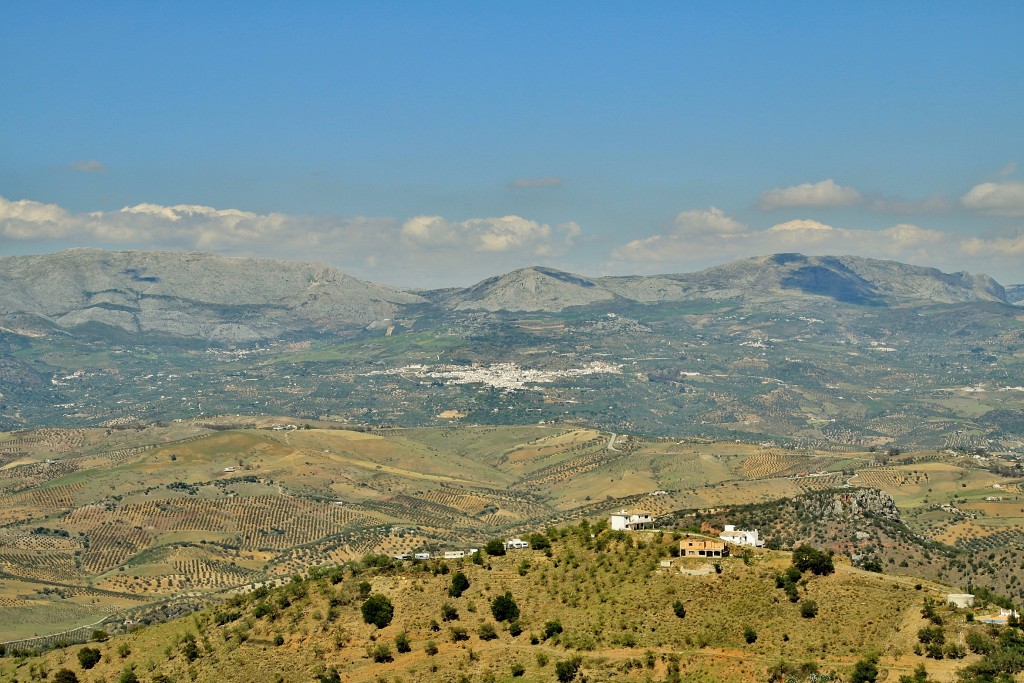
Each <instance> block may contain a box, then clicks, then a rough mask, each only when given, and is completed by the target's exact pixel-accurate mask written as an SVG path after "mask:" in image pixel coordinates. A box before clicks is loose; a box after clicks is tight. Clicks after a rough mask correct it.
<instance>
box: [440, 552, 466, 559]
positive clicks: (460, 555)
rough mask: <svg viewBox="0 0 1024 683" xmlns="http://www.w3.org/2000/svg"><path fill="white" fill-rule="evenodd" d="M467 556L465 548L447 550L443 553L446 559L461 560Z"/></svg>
mask: <svg viewBox="0 0 1024 683" xmlns="http://www.w3.org/2000/svg"><path fill="white" fill-rule="evenodd" d="M465 556H466V551H465V550H445V551H444V555H443V557H444V559H446V560H461V559H462V558H464V557H465Z"/></svg>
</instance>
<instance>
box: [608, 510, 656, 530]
mask: <svg viewBox="0 0 1024 683" xmlns="http://www.w3.org/2000/svg"><path fill="white" fill-rule="evenodd" d="M609 521H610V522H611V527H612V531H636V530H637V529H648V528H650V527H652V526H654V517H652V516H651V513H649V512H646V511H644V510H630V511H628V512H627V511H626V510H619V511H618V512H613V513H612V514H611V515H610V517H609Z"/></svg>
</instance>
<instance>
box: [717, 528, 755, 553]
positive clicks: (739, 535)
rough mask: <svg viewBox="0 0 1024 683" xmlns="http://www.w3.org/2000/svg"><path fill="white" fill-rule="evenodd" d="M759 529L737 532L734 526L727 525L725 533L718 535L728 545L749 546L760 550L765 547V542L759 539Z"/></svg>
mask: <svg viewBox="0 0 1024 683" xmlns="http://www.w3.org/2000/svg"><path fill="white" fill-rule="evenodd" d="M758 535H759V534H758V531H757V529H753V530H749V531H737V530H736V526H735V525H734V524H726V525H725V531H723V532H722V533H720V534H718V537H719V538H720V539H722V540H723V541H725V542H726V543H732V544H733V545H747V546H750V547H752V548H760V547H761V546H763V545H764V541H762V540H761V539H759V538H758Z"/></svg>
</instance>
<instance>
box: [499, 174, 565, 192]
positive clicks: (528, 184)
mask: <svg viewBox="0 0 1024 683" xmlns="http://www.w3.org/2000/svg"><path fill="white" fill-rule="evenodd" d="M562 182H563V181H562V179H561V178H559V177H558V176H550V177H548V178H516V179H515V180H513V181H512V182H510V183H509V184H508V186H509V187H511V188H513V189H517V190H522V189H530V188H534V187H560V186H561V185H562Z"/></svg>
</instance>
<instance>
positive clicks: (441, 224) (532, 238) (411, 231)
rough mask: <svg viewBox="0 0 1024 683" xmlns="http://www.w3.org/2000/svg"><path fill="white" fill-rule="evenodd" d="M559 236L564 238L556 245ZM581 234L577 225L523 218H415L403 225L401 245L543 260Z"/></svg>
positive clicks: (570, 243)
mask: <svg viewBox="0 0 1024 683" xmlns="http://www.w3.org/2000/svg"><path fill="white" fill-rule="evenodd" d="M558 233H564V238H563V239H562V240H561V241H560V242H557V243H556V237H557V234H558ZM581 233H582V228H580V226H579V225H578V224H576V223H565V224H562V225H558V226H554V227H552V226H550V225H547V224H544V223H538V222H537V221H532V220H529V219H526V218H522V217H521V216H501V217H498V218H471V219H469V220H465V221H447V220H445V219H444V218H442V217H441V216H416V217H414V218H410V219H409V220H407V221H405V223H403V224H402V229H401V237H402V243H403V244H405V245H406V246H408V247H414V248H420V249H427V250H437V249H458V250H465V251H470V252H477V253H488V252H490V253H507V252H520V253H525V254H534V255H538V256H544V255H549V254H552V253H554V252H555V251H556V244H558V245H562V246H572V243H573V241H574V240H575V238H577V237H578V236H579V235H580V234H581Z"/></svg>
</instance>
